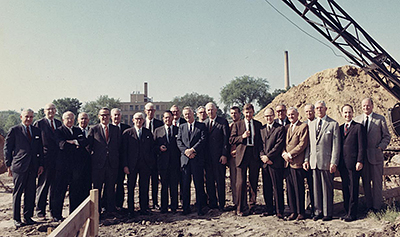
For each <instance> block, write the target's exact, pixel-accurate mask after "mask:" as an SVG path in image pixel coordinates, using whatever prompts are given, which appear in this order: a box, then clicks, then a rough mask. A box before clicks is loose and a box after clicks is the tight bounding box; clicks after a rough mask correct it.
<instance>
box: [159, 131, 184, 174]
mask: <svg viewBox="0 0 400 237" xmlns="http://www.w3.org/2000/svg"><path fill="white" fill-rule="evenodd" d="M178 130H179V129H178V127H176V126H173V125H171V131H172V137H171V139H170V140H169V141H168V139H167V132H166V131H165V127H164V126H162V127H158V128H156V130H154V142H155V144H154V151H155V154H157V168H158V170H166V169H168V167H178V168H179V167H180V151H179V149H178V144H177V143H176V138H177V136H178ZM161 145H165V146H166V147H167V150H166V151H161V150H160V146H161Z"/></svg>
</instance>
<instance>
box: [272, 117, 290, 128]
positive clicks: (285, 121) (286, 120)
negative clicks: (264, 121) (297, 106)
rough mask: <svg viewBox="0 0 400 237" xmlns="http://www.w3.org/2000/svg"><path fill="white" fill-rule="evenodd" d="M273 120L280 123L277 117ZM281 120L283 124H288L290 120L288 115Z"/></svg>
mask: <svg viewBox="0 0 400 237" xmlns="http://www.w3.org/2000/svg"><path fill="white" fill-rule="evenodd" d="M274 122H275V123H277V124H280V123H279V119H278V118H276V119H274ZM283 122H284V123H285V125H284V126H286V125H288V124H290V121H289V119H288V117H286V118H285V119H284V120H283Z"/></svg>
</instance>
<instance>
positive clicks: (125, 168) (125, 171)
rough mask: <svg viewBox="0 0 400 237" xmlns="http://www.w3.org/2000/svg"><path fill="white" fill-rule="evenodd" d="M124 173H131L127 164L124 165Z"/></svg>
mask: <svg viewBox="0 0 400 237" xmlns="http://www.w3.org/2000/svg"><path fill="white" fill-rule="evenodd" d="M124 173H125V174H130V172H129V168H128V166H125V167H124Z"/></svg>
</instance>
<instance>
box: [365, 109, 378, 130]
mask: <svg viewBox="0 0 400 237" xmlns="http://www.w3.org/2000/svg"><path fill="white" fill-rule="evenodd" d="M374 115H375V113H374V112H372V115H371V121H369V129H368V128H367V129H368V130H367V134H369V132H370V131H371V130H372V128H373V126H375V124H376V118H375V116H374Z"/></svg>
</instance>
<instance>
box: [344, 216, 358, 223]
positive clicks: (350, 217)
mask: <svg viewBox="0 0 400 237" xmlns="http://www.w3.org/2000/svg"><path fill="white" fill-rule="evenodd" d="M355 220H357V218H356V217H352V216H348V217H346V218H344V221H345V222H352V221H355Z"/></svg>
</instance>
